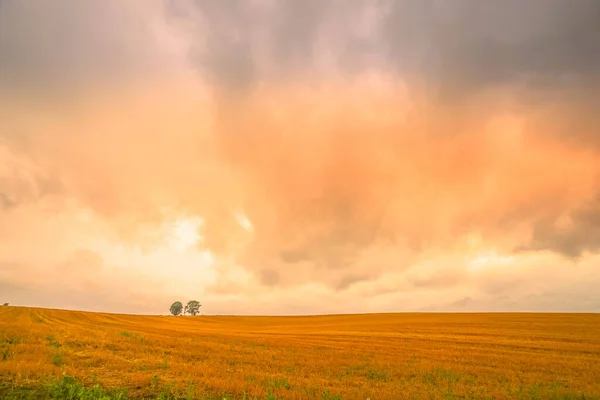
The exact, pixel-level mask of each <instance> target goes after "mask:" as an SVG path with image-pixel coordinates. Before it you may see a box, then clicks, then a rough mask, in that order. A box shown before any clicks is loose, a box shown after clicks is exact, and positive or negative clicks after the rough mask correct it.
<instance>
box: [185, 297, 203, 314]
mask: <svg viewBox="0 0 600 400" xmlns="http://www.w3.org/2000/svg"><path fill="white" fill-rule="evenodd" d="M185 313H186V314H190V315H192V316H194V317H195V316H196V315H198V314H200V303H199V302H197V301H196V300H190V301H188V303H187V304H186V306H185Z"/></svg>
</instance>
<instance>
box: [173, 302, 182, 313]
mask: <svg viewBox="0 0 600 400" xmlns="http://www.w3.org/2000/svg"><path fill="white" fill-rule="evenodd" d="M181 311H183V304H181V302H180V301H176V302H175V303H173V304H171V314H173V315H175V316H177V315H181Z"/></svg>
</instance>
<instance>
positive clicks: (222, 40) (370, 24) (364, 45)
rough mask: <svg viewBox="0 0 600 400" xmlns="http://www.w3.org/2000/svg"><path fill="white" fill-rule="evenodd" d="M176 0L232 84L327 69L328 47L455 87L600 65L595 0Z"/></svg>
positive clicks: (207, 66) (208, 56)
mask: <svg viewBox="0 0 600 400" xmlns="http://www.w3.org/2000/svg"><path fill="white" fill-rule="evenodd" d="M167 5H168V6H169V7H167V10H170V14H171V15H172V16H176V17H177V18H179V19H183V20H185V19H192V20H194V19H195V21H196V22H197V25H198V27H199V26H207V28H206V29H199V30H198V31H197V32H201V34H199V35H197V36H196V37H195V41H196V42H197V44H200V43H201V44H203V46H204V51H203V52H202V51H200V50H199V47H197V46H196V45H194V47H193V48H192V50H193V51H192V55H193V57H192V61H193V63H194V65H196V66H198V67H199V68H200V69H202V70H203V71H205V72H207V73H208V74H209V75H211V76H213V77H217V78H218V82H219V83H220V84H222V85H225V86H228V85H231V86H234V87H242V88H247V87H248V86H249V85H250V84H251V83H254V82H256V81H259V80H268V79H281V78H282V77H285V78H287V79H295V78H297V77H298V76H302V75H303V74H307V73H318V72H319V71H320V69H319V68H320V67H321V65H320V62H321V61H320V60H321V58H322V57H329V58H330V59H331V60H330V61H329V62H330V63H332V65H331V66H332V67H335V68H337V69H339V70H342V71H346V72H350V73H356V72H362V71H363V69H364V68H367V67H377V68H380V69H384V70H393V71H396V72H397V73H398V74H399V75H401V76H403V77H404V78H407V79H409V80H410V79H421V80H424V81H425V82H426V83H427V84H428V85H430V86H431V87H432V90H436V91H441V93H442V94H447V95H454V94H464V93H471V92H477V91H479V90H481V89H485V88H488V87H492V86H498V85H506V84H518V85H524V86H526V87H531V88H537V89H544V88H546V89H547V88H553V87H556V86H560V85H578V84H582V83H584V82H586V81H587V79H588V78H590V77H592V76H594V77H595V76H597V74H598V70H599V68H600V24H598V21H599V20H600V3H598V2H597V1H593V0H574V1H572V2H565V1H561V0H531V1H527V2H523V1H518V0H507V1H502V2H492V1H485V2H481V1H473V0H454V1H448V2H439V1H434V0H423V1H419V2H415V1H401V0H400V1H375V0H373V1H367V0H365V1H356V2H340V1H326V2H322V1H313V0H307V1H281V2H258V1H256V2H249V1H235V0H231V1H222V2H211V1H196V2H195V5H196V7H197V9H198V10H200V14H193V13H190V12H187V13H186V12H185V10H182V3H181V2H177V1H175V0H171V1H170V2H168V3H167ZM188 10H189V9H188ZM194 15H195V17H194ZM198 16H202V18H199V17H198ZM206 32H208V35H207V34H206Z"/></svg>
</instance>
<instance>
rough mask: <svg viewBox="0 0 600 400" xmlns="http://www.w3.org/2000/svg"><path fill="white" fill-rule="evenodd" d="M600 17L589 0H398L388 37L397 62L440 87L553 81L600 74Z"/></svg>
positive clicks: (467, 88) (474, 87) (599, 10)
mask: <svg viewBox="0 0 600 400" xmlns="http://www.w3.org/2000/svg"><path fill="white" fill-rule="evenodd" d="M599 19H600V5H599V4H598V2H596V1H588V0H576V1H573V2H564V1H560V0H532V1H527V2H522V1H518V0H508V1H502V2H489V1H486V2H478V1H472V0H455V1H451V2H435V1H423V2H418V5H417V3H415V2H393V5H392V7H391V12H390V15H389V17H388V20H387V23H386V28H385V36H386V40H387V42H388V43H389V44H390V55H391V59H392V61H393V62H394V63H395V64H396V65H397V67H398V68H399V69H400V70H408V71H411V72H414V73H415V74H425V75H427V76H426V79H427V80H428V82H429V83H430V84H432V85H433V86H434V87H435V88H436V89H437V90H449V91H452V90H454V89H458V90H461V91H462V90H464V91H467V92H469V91H471V90H479V89H482V88H486V87H489V86H493V85H504V84H525V85H528V84H530V85H532V86H534V87H537V86H541V87H543V86H546V85H550V86H551V87H553V86H555V85H557V84H559V83H560V80H562V79H563V78H564V77H565V76H568V77H576V78H585V77H589V76H590V75H592V76H597V74H598V71H599V68H600V26H598V23H597V21H598V20H599ZM576 83H579V82H577V81H576ZM453 86H456V88H453Z"/></svg>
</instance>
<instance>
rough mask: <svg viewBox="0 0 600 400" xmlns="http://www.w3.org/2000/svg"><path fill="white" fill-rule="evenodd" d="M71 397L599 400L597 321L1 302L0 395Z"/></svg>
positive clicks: (569, 317)
mask: <svg viewBox="0 0 600 400" xmlns="http://www.w3.org/2000/svg"><path fill="white" fill-rule="evenodd" d="M94 385H96V388H95V389H93V387H94ZM125 392H126V393H125ZM69 395H71V397H72V398H90V399H92V398H94V399H95V398H98V399H100V398H112V397H114V398H130V399H131V398H133V399H136V398H154V399H157V398H163V399H166V398H184V399H185V398H198V399H202V398H204V399H223V398H227V399H234V398H236V399H243V398H245V399H253V398H256V399H280V398H281V399H321V400H327V399H363V400H364V399H367V398H369V399H371V400H376V399H462V398H470V399H600V315H599V314H372V315H337V316H313V317H227V316H220V317H208V316H200V317H170V316H133V315H117V314H99V313H85V312H75V311H62V310H51V309H34V308H22V307H0V398H3V399H18V398H32V399H34V398H35V399H37V398H63V397H65V398H67V397H68V396H69ZM86 396H87V397H86ZM102 396H105V397H102ZM119 396H120V397H119Z"/></svg>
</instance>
